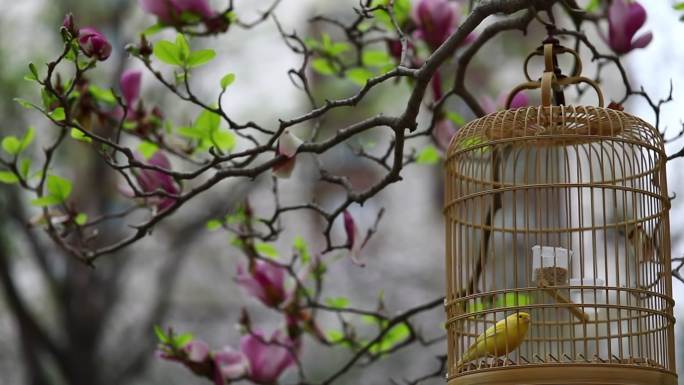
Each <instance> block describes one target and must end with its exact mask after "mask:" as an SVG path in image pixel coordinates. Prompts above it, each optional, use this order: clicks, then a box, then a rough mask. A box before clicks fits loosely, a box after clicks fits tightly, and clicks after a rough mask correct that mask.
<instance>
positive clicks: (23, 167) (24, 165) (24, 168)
mask: <svg viewBox="0 0 684 385" xmlns="http://www.w3.org/2000/svg"><path fill="white" fill-rule="evenodd" d="M30 171H31V159H30V158H25V159H22V160H21V161H20V162H19V175H21V177H22V178H24V179H26V178H28V175H29V172H30Z"/></svg>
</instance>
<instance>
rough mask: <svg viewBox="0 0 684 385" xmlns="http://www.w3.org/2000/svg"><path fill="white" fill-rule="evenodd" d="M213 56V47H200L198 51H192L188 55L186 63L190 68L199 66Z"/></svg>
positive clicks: (214, 53) (214, 54)
mask: <svg viewBox="0 0 684 385" xmlns="http://www.w3.org/2000/svg"><path fill="white" fill-rule="evenodd" d="M215 57H216V51H214V50H213V49H201V50H199V51H193V52H191V53H190V55H189V56H188V60H187V65H188V67H190V68H194V67H199V66H201V65H203V64H206V63H208V62H210V61H211V60H212V59H214V58H215Z"/></svg>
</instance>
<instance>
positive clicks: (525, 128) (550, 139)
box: [448, 43, 664, 154]
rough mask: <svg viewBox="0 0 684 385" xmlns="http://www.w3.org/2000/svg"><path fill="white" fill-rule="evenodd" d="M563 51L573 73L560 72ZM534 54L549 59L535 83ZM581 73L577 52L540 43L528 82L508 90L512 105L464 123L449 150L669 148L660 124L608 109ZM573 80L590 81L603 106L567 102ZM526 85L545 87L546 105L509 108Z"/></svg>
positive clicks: (577, 82)
mask: <svg viewBox="0 0 684 385" xmlns="http://www.w3.org/2000/svg"><path fill="white" fill-rule="evenodd" d="M558 54H570V55H571V56H572V57H573V59H574V65H573V68H574V71H573V73H572V74H571V75H570V76H565V75H562V74H561V72H560V69H559V68H558V66H557V60H556V55H558ZM535 56H543V57H544V73H543V74H542V76H541V78H540V79H539V80H536V81H534V80H532V79H531V77H530V75H529V71H528V65H529V63H530V61H531V59H532V58H533V57H535ZM581 71H582V62H581V60H580V58H579V55H578V54H577V53H576V52H575V51H573V50H571V49H568V48H566V47H563V46H560V45H558V44H554V43H546V44H544V45H543V46H541V47H539V48H538V49H537V50H536V51H535V52H533V53H531V54H530V55H529V56H528V57H527V59H526V60H525V65H524V74H525V77H526V78H527V81H526V82H525V83H522V84H520V85H518V86H517V87H515V88H514V89H513V90H512V91H511V92H510V93H509V95H508V98H507V100H506V108H507V109H505V110H502V111H498V112H494V113H491V114H489V115H486V116H484V117H482V118H480V119H476V120H473V121H471V122H469V123H467V124H465V125H464V126H463V127H462V128H461V129H459V131H458V132H457V133H456V135H454V137H453V138H452V141H451V145H450V146H449V150H448V152H449V154H454V153H458V152H463V151H472V150H477V149H478V148H482V147H485V146H488V145H492V144H496V143H502V144H504V143H507V142H512V141H515V142H517V144H520V145H554V144H571V143H581V142H586V141H587V140H597V139H600V138H619V139H621V140H624V141H627V142H634V141H637V142H639V143H648V144H650V145H651V146H652V147H653V148H654V150H656V151H659V152H662V151H664V150H663V142H662V138H661V136H660V134H659V133H658V131H657V130H656V129H655V128H653V127H652V126H651V125H649V124H648V123H646V122H644V121H643V120H641V119H639V118H638V117H635V116H633V115H630V114H628V113H625V112H622V111H621V110H620V109H618V108H610V107H608V108H606V107H604V98H603V94H602V92H601V89H600V88H599V86H598V84H596V82H594V81H593V80H591V79H589V78H586V77H584V76H582V75H581ZM574 84H587V85H588V86H589V87H590V88H592V89H593V90H594V91H595V92H596V94H597V97H598V107H594V106H573V105H570V106H568V105H564V104H565V100H564V95H563V92H562V90H563V88H564V87H567V86H569V85H574ZM526 89H540V90H541V102H542V103H541V106H530V107H522V108H518V109H510V108H509V107H510V103H511V100H512V98H513V97H514V96H515V95H516V94H517V93H518V92H520V91H522V90H526ZM552 102H555V103H556V104H557V105H554V104H553V103H552ZM520 139H525V140H522V141H521V140H520ZM663 154H664V153H663Z"/></svg>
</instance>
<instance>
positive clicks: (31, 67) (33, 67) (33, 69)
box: [28, 63, 38, 80]
mask: <svg viewBox="0 0 684 385" xmlns="http://www.w3.org/2000/svg"><path fill="white" fill-rule="evenodd" d="M28 67H29V71H31V75H33V78H34V79H35V80H38V70H37V69H36V65H35V64H33V63H29V65H28Z"/></svg>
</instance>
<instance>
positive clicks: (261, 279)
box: [235, 260, 288, 307]
mask: <svg viewBox="0 0 684 385" xmlns="http://www.w3.org/2000/svg"><path fill="white" fill-rule="evenodd" d="M235 280H236V281H237V283H238V284H239V285H240V286H242V287H243V288H244V289H245V291H246V292H247V293H248V294H250V295H252V296H254V297H256V298H258V299H259V300H260V301H261V302H263V303H264V304H265V305H267V306H271V307H277V306H278V305H280V304H281V303H283V302H285V300H286V299H287V297H288V293H287V290H286V289H285V269H284V268H283V267H280V266H277V265H275V264H273V263H269V262H266V261H261V260H256V261H255V262H254V265H253V266H252V268H251V269H250V270H249V271H248V270H246V269H245V268H244V266H242V265H241V264H238V266H237V277H236V278H235Z"/></svg>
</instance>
